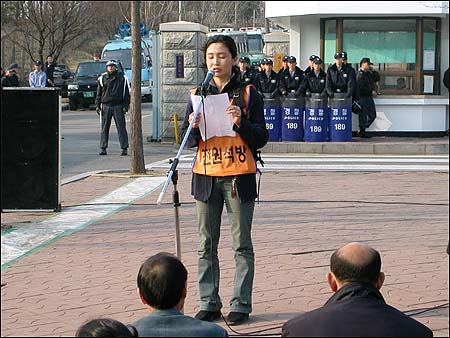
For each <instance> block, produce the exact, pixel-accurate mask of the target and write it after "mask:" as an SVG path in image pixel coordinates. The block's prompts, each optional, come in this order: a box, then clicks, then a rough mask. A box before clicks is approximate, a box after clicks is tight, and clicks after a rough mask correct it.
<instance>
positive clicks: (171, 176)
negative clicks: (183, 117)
mask: <svg viewBox="0 0 450 338" xmlns="http://www.w3.org/2000/svg"><path fill="white" fill-rule="evenodd" d="M200 94H201V100H200V101H199V102H198V104H197V107H195V110H194V116H193V118H192V120H191V123H189V128H188V129H187V131H186V134H185V135H184V138H183V141H182V142H181V145H180V148H179V149H178V152H177V155H176V156H175V158H174V159H173V160H172V159H171V160H170V161H169V164H171V166H170V169H169V171H168V173H167V179H166V182H165V183H164V186H163V189H162V190H161V193H160V194H159V197H158V200H157V202H156V203H157V204H161V201H162V199H163V197H164V194H165V193H166V190H167V187H168V185H169V182H170V180H172V183H173V188H174V190H173V194H172V200H173V206H174V208H175V209H174V210H175V250H176V252H177V257H178V259H179V260H181V240H180V219H179V212H178V207H179V206H180V205H181V203H180V199H179V195H178V191H177V183H178V170H177V166H178V163H179V162H180V157H181V154H182V152H183V150H184V147H185V145H186V142H187V139H188V138H189V135H190V134H191V131H192V128H193V125H194V122H195V120H196V119H197V115H198V113H199V111H200V108H201V106H202V104H203V103H204V98H205V97H206V87H203V88H201V90H200Z"/></svg>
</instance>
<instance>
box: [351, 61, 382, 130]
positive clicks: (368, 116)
mask: <svg viewBox="0 0 450 338" xmlns="http://www.w3.org/2000/svg"><path fill="white" fill-rule="evenodd" d="M371 65H372V63H371V62H370V59H369V58H362V59H361V62H360V63H359V72H358V78H357V81H356V82H357V87H358V92H359V103H360V105H361V111H360V112H359V115H358V118H359V131H358V133H357V134H356V135H357V136H359V137H363V138H369V137H370V136H369V135H367V134H366V133H365V131H366V128H369V127H370V125H371V124H372V122H373V121H375V119H376V117H377V112H376V110H375V102H374V101H373V97H372V93H373V91H374V90H375V82H374V80H373V74H372V71H371V70H370V66H371Z"/></svg>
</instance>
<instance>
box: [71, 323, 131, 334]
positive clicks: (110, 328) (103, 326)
mask: <svg viewBox="0 0 450 338" xmlns="http://www.w3.org/2000/svg"><path fill="white" fill-rule="evenodd" d="M133 329H134V327H133ZM75 337H137V332H136V329H134V330H133V332H132V331H131V330H130V329H129V328H128V327H127V326H126V325H124V324H122V323H121V322H119V321H117V320H114V319H110V318H98V319H93V320H90V321H88V322H86V323H84V324H83V325H81V326H80V327H79V328H78V330H77V333H76V334H75Z"/></svg>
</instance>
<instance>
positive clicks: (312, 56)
mask: <svg viewBox="0 0 450 338" xmlns="http://www.w3.org/2000/svg"><path fill="white" fill-rule="evenodd" d="M316 58H318V56H317V55H315V54H313V55H311V56H310V57H309V59H308V61H309V66H310V67H311V68H313V64H314V60H315V59H316Z"/></svg>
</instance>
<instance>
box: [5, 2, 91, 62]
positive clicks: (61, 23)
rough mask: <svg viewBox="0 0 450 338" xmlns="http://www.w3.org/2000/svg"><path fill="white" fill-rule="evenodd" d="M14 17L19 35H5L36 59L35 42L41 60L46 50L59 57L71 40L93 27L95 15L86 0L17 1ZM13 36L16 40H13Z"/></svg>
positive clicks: (14, 23)
mask: <svg viewBox="0 0 450 338" xmlns="http://www.w3.org/2000/svg"><path fill="white" fill-rule="evenodd" d="M13 3H14V6H15V8H16V15H15V16H14V17H13V18H12V20H13V25H14V27H15V31H16V32H17V33H19V35H20V38H19V39H16V38H13V37H12V36H6V38H7V39H9V40H10V41H11V42H13V43H14V44H17V45H18V46H20V47H21V48H23V49H24V50H25V51H26V52H27V53H28V55H29V56H30V58H31V59H33V60H34V59H35V52H36V51H35V50H34V48H32V47H34V44H33V42H34V43H36V45H37V54H38V56H39V59H40V60H43V59H44V53H45V52H46V53H48V54H52V55H53V57H54V58H55V59H56V60H57V59H58V57H59V55H60V54H61V52H62V51H63V49H64V48H65V47H66V46H67V44H68V43H69V42H71V41H72V40H74V39H75V38H77V37H79V36H81V35H83V34H85V32H86V31H87V30H89V29H90V27H91V24H92V22H93V20H94V17H93V16H92V15H91V13H90V10H89V3H88V2H83V1H15V2H13ZM13 39H14V41H12V40H13Z"/></svg>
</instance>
